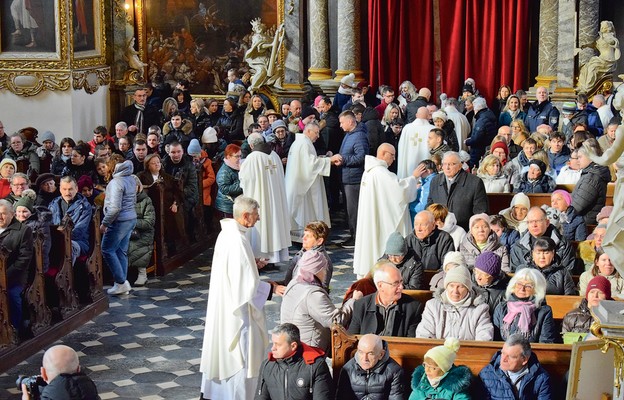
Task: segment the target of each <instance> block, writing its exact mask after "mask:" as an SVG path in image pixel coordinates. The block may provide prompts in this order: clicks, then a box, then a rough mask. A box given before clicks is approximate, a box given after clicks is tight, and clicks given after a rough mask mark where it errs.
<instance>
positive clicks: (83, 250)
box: [48, 193, 93, 255]
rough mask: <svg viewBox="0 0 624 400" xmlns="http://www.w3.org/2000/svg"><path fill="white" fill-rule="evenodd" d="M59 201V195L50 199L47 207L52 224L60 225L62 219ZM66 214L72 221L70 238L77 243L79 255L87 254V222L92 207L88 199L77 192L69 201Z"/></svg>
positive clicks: (88, 221) (61, 199)
mask: <svg viewBox="0 0 624 400" xmlns="http://www.w3.org/2000/svg"><path fill="white" fill-rule="evenodd" d="M61 201H64V200H63V198H62V197H61V196H59V197H57V198H56V199H54V200H52V202H51V203H50V205H49V206H48V209H49V210H50V212H52V225H60V223H61V221H62V220H63V216H64V214H63V213H62V207H61ZM67 214H69V217H70V218H71V219H72V222H73V223H74V229H72V233H71V240H72V241H74V242H76V243H78V245H79V246H80V254H81V255H84V254H87V253H88V252H89V224H90V223H91V216H92V215H93V208H92V207H91V204H89V200H87V198H86V197H84V196H83V195H82V194H80V193H77V194H76V197H74V200H72V202H71V203H69V207H68V208H67Z"/></svg>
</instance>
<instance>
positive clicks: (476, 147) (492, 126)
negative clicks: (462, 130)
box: [466, 108, 498, 167]
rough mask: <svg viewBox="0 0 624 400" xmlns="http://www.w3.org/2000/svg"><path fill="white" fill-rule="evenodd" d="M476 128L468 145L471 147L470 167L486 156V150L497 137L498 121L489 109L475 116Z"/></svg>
mask: <svg viewBox="0 0 624 400" xmlns="http://www.w3.org/2000/svg"><path fill="white" fill-rule="evenodd" d="M474 119H475V122H474V127H473V128H472V133H471V134H470V137H469V138H468V140H466V145H468V146H470V166H471V167H472V166H475V165H477V164H479V160H480V159H481V157H483V155H484V154H485V148H486V147H487V146H489V145H490V143H491V142H492V139H494V137H495V136H496V129H497V128H498V120H497V119H496V115H494V113H493V112H492V110H490V109H489V108H486V109H483V110H479V112H478V113H476V114H475V117H474Z"/></svg>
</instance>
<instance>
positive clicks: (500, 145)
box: [490, 142, 509, 157]
mask: <svg viewBox="0 0 624 400" xmlns="http://www.w3.org/2000/svg"><path fill="white" fill-rule="evenodd" d="M496 149H503V150H504V151H505V155H506V156H507V157H509V147H507V145H506V144H505V142H496V143H494V144H493V145H492V146H491V147H490V154H492V153H493V152H494V150H496Z"/></svg>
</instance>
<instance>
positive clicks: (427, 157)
mask: <svg viewBox="0 0 624 400" xmlns="http://www.w3.org/2000/svg"><path fill="white" fill-rule="evenodd" d="M354 78H355V77H354V76H353V75H348V76H346V77H345V78H343V79H342V81H341V84H340V87H339V89H338V93H337V94H336V95H335V97H334V98H333V99H332V98H330V97H327V96H325V94H323V93H316V92H311V93H308V94H307V96H306V97H305V98H303V99H294V100H292V101H290V102H289V103H285V104H271V100H270V99H269V98H267V97H265V96H262V95H258V94H254V95H252V96H245V95H244V94H242V95H240V96H239V97H228V98H226V99H225V101H224V102H223V104H222V105H220V104H219V103H218V102H216V101H215V100H211V99H209V100H204V99H201V98H192V97H191V96H190V94H189V93H188V91H184V90H181V91H180V90H179V89H176V90H179V91H180V93H181V94H180V95H179V96H177V97H176V96H175V92H174V93H171V92H167V91H166V90H162V89H155V88H154V87H152V86H151V85H149V84H148V87H147V88H139V89H137V90H136V91H135V93H134V97H133V98H134V103H133V104H132V105H130V106H128V107H126V108H125V109H124V111H123V113H122V114H121V115H122V118H121V120H120V121H118V122H117V123H116V124H115V126H114V132H111V133H110V134H109V132H108V129H107V128H106V127H104V126H98V127H95V128H94V130H93V140H91V141H89V142H78V143H76V142H74V140H73V139H71V138H63V139H61V140H60V141H58V142H57V138H56V136H55V134H54V133H52V132H50V131H46V132H44V133H42V134H39V133H38V131H37V130H36V129H34V128H31V127H29V128H23V129H20V130H18V131H16V132H15V133H13V134H9V133H8V132H5V129H4V125H3V124H2V123H0V142H1V143H2V149H3V150H4V156H3V159H2V161H1V162H0V175H1V179H0V191H1V193H0V194H1V195H2V197H3V200H1V201H0V230H1V231H2V233H0V241H1V243H2V245H3V246H4V247H6V248H7V249H8V250H9V252H10V257H9V264H8V270H7V280H8V288H9V290H8V293H9V301H10V303H9V304H10V316H11V323H12V324H13V326H14V327H15V329H16V330H17V331H18V332H19V334H20V335H21V337H22V338H27V337H28V335H29V334H32V332H30V333H29V326H28V323H29V318H28V315H27V313H26V314H24V313H23V312H22V308H23V307H22V304H23V292H24V290H25V289H26V288H27V287H28V285H29V284H31V283H32V271H33V268H34V266H33V265H34V264H33V263H34V261H33V260H34V257H33V256H34V254H33V245H32V240H33V239H32V237H33V235H34V234H42V235H43V237H44V238H45V237H46V235H47V237H49V231H50V229H53V228H54V227H56V226H57V225H59V224H61V221H62V220H63V218H65V217H67V216H69V217H70V218H71V220H72V221H73V224H74V225H73V230H72V234H71V253H72V254H71V259H72V263H79V262H81V259H82V258H84V257H85V256H86V255H87V254H89V251H90V246H91V245H90V243H91V242H92V241H91V242H90V239H92V238H90V235H91V234H92V233H91V231H90V229H89V223H90V221H91V219H92V216H93V213H95V212H102V220H101V221H102V225H101V226H100V227H98V228H99V229H100V232H101V234H102V235H103V236H102V244H101V251H102V255H103V258H104V261H105V263H106V265H107V266H108V267H109V269H110V271H111V275H112V278H113V281H112V282H111V283H112V284H113V286H112V287H111V288H110V289H108V294H109V295H111V296H120V295H124V294H127V293H129V292H130V291H131V290H132V286H143V285H149V281H148V277H147V272H146V268H147V267H148V265H149V264H150V260H151V254H152V252H153V246H154V241H153V238H154V229H155V228H154V226H155V220H156V217H155V208H154V207H155V205H154V204H152V200H151V199H150V197H149V196H147V194H146V190H147V188H149V187H151V186H152V185H155V184H157V185H164V187H165V198H164V203H163V207H164V211H163V213H164V214H163V215H164V218H165V221H166V224H167V230H166V231H164V232H163V235H164V242H165V245H166V246H165V250H166V251H167V252H168V253H170V254H176V252H177V251H179V249H178V248H176V240H175V239H176V236H177V235H178V234H179V233H181V232H184V234H185V235H187V237H188V238H189V240H191V241H196V240H197V238H198V237H199V232H198V230H199V229H206V230H207V231H208V234H210V235H211V239H216V243H215V245H214V258H213V263H212V272H211V277H210V292H209V296H208V307H207V314H206V327H205V332H204V341H203V348H202V358H201V360H202V361H201V365H200V371H201V373H202V374H203V378H202V385H201V392H202V396H203V398H206V399H250V398H254V396H255V398H256V399H280V398H294V399H299V398H301V399H304V398H314V399H317V398H318V399H327V398H334V397H335V398H337V399H346V398H354V399H355V398H357V399H360V398H380V399H382V398H386V399H403V398H407V397H408V396H409V399H425V398H456V399H460V398H511V397H506V396H507V395H508V394H509V393H513V396H514V397H515V398H518V399H538V398H539V399H548V398H558V397H557V396H559V395H560V392H559V391H560V389H559V388H560V386H561V385H562V384H563V383H562V382H556V381H554V380H550V379H549V377H548V372H547V371H546V370H545V369H544V368H542V367H541V366H540V364H539V360H538V358H537V356H536V354H535V353H533V352H532V351H531V343H563V341H564V337H565V335H562V333H564V334H565V333H566V332H574V333H578V334H581V335H583V336H585V335H589V337H591V334H590V333H589V325H590V323H591V314H590V308H591V307H595V306H596V305H597V304H598V302H599V300H600V299H611V298H613V299H619V298H620V297H622V298H624V279H623V278H622V277H620V275H619V273H618V272H617V271H616V270H615V268H614V266H613V262H612V261H611V260H610V258H609V255H608V254H606V253H605V252H604V251H603V249H602V247H601V244H602V240H603V239H604V235H605V229H606V225H607V223H608V222H609V217H610V213H611V211H612V208H613V207H612V205H613V195H612V190H611V189H610V185H612V184H611V183H612V182H614V181H615V177H616V173H618V170H617V169H618V165H617V164H614V165H612V166H609V167H605V166H602V165H599V164H598V163H596V162H594V160H595V159H596V158H597V157H600V156H601V155H602V154H603V152H605V151H607V150H608V149H609V147H610V146H613V143H614V141H615V140H616V135H618V134H621V133H622V131H621V130H620V129H618V127H619V123H620V119H619V118H620V117H619V112H617V111H616V110H615V109H613V110H612V113H611V114H610V115H612V118H611V119H608V120H607V119H605V120H604V121H601V119H600V118H595V116H596V115H606V113H605V112H604V109H605V107H606V108H609V109H611V107H612V100H613V99H612V96H613V95H612V94H610V95H608V96H607V97H605V96H602V95H600V96H594V99H593V102H592V103H589V102H588V100H587V97H586V96H584V95H582V94H581V95H579V96H578V98H577V102H576V103H564V105H563V110H561V111H559V110H558V109H557V108H556V107H555V106H554V104H552V103H551V102H550V100H549V95H548V91H547V90H546V89H545V88H543V87H539V88H538V89H537V91H536V99H537V100H536V101H535V102H526V103H523V99H526V93H525V92H524V91H522V90H519V91H518V92H516V93H515V94H514V93H512V91H511V89H510V87H509V86H507V85H503V86H501V88H500V90H499V92H498V95H497V96H496V99H495V101H494V102H493V104H491V105H488V103H487V101H486V100H485V98H484V97H480V96H479V95H478V93H479V91H478V90H477V86H476V83H475V81H474V80H473V79H467V80H466V82H465V84H464V86H463V88H462V92H461V93H458V96H457V97H454V98H453V97H448V98H446V96H444V97H445V98H444V99H443V100H440V99H434V98H433V97H432V93H431V90H430V89H428V88H421V89H419V90H417V89H416V88H415V86H414V85H413V84H412V83H411V82H409V81H405V82H403V83H402V84H401V85H400V87H399V88H398V89H397V91H396V92H395V90H394V89H393V88H391V87H389V86H383V85H382V86H381V87H379V88H378V91H377V96H375V95H374V94H373V95H372V96H371V94H372V91H373V89H372V88H370V87H369V86H368V84H367V83H366V81H360V82H359V83H356V82H355V79H354ZM183 86H184V84H183V83H182V87H183ZM148 93H150V95H149V96H148ZM395 93H396V94H397V96H395ZM187 95H188V98H187ZM180 99H182V100H183V101H182V102H180V101H179V100H180ZM187 103H188V104H187ZM276 110H277V111H276ZM601 110H603V111H601ZM560 119H561V120H560ZM4 122H5V123H7V125H8V124H10V120H7V119H6V118H5V119H4ZM571 124H572V125H571ZM15 128H16V127H13V126H11V127H10V129H11V130H16V129H15ZM200 193H202V195H201V196H200ZM493 199H504V200H503V201H505V202H506V203H505V204H503V205H504V207H501V208H500V209H495V208H494V202H493ZM198 206H199V207H201V209H202V210H203V218H204V219H203V223H202V224H199V223H198V222H197V217H198V214H197V212H196V210H197V207H198ZM100 210H102V211H100ZM341 223H344V228H346V229H347V230H348V232H349V237H348V238H346V240H344V241H343V242H339V243H331V242H329V241H328V238H329V232H330V230H331V228H332V225H334V226H336V224H341ZM217 234H218V237H217ZM47 243H48V245H47V246H44V247H43V248H44V255H43V257H44V265H45V267H44V272H45V273H48V274H54V273H55V272H56V267H57V266H56V265H53V263H50V260H53V259H55V256H54V252H55V249H54V248H51V246H50V242H49V241H48V242H47ZM293 243H294V244H295V245H297V243H299V244H300V246H301V250H300V251H299V252H298V253H297V255H296V256H295V257H294V258H293V259H289V258H290V257H289V254H288V249H289V248H290V247H291V246H292V245H293ZM205 245H206V246H208V243H206V244H205ZM328 246H339V247H341V248H343V249H346V251H348V252H352V253H353V263H352V267H353V270H354V272H355V273H356V274H357V278H358V280H357V281H356V282H353V285H352V287H351V288H350V289H349V290H348V291H347V293H346V295H345V300H344V303H343V304H342V305H339V306H336V305H334V304H332V302H331V300H330V298H329V296H328V293H329V290H330V282H331V280H332V274H333V272H334V271H333V266H332V260H331V259H330V257H329V256H328V254H327V252H326V247H328ZM81 257H82V258H81ZM276 264H281V265H284V264H286V265H288V267H287V269H288V271H287V274H286V277H284V279H282V280H279V281H267V280H262V279H260V273H261V272H262V271H263V270H265V271H266V270H271V269H275V268H278V269H279V266H276ZM129 269H130V271H131V274H132V275H133V276H137V278H136V280H133V283H130V281H129V280H128V276H129V273H128V270H129ZM579 275H580V277H579ZM406 291H407V292H406ZM409 291H423V292H424V291H430V297H429V300H427V301H426V302H424V301H420V300H418V299H416V298H414V297H413V296H411V295H410V293H409ZM579 294H580V296H582V297H578V300H579V304H578V307H577V308H575V309H569V310H567V311H569V313H568V314H567V315H566V316H565V317H563V319H561V318H560V317H558V318H555V317H554V316H553V308H554V307H555V305H553V304H549V303H548V299H549V297H548V296H551V295H568V296H578V295H579ZM273 297H282V300H281V314H280V322H281V324H280V325H279V326H278V327H277V328H276V329H274V330H273V331H272V332H270V333H268V332H267V328H266V317H265V315H264V311H263V308H264V304H265V303H266V302H267V301H268V300H271V299H272V298H273ZM335 322H338V323H339V324H341V325H343V326H344V328H345V329H346V330H347V331H348V333H350V334H356V335H364V336H361V337H360V340H359V344H358V349H357V352H356V354H355V357H354V358H353V359H352V360H351V361H349V362H348V363H347V364H346V365H345V366H344V367H343V368H342V370H341V372H340V376H335V377H333V380H332V377H331V375H330V371H329V369H328V368H327V364H326V363H325V358H326V357H327V358H331V357H332V347H331V332H330V328H331V326H332V324H333V323H335ZM268 334H271V335H272V343H273V344H272V347H271V348H270V350H271V352H270V353H269V356H268V359H267V357H266V350H267V349H268V348H269V347H268V346H269V335H268ZM380 336H396V337H416V338H433V339H445V340H446V342H445V343H444V345H443V346H437V347H432V348H431V349H430V350H429V351H428V352H427V353H426V354H425V355H424V362H423V364H422V366H420V367H418V368H417V369H416V370H415V371H412V370H404V369H402V367H401V365H400V364H398V363H397V362H396V361H394V360H393V359H392V358H391V357H390V351H389V349H388V344H387V343H386V341H385V340H383V339H382V338H380ZM461 340H476V341H492V340H497V341H500V351H499V352H497V353H496V354H495V356H494V357H493V358H492V362H491V364H490V365H488V366H487V367H485V368H484V369H483V370H482V371H481V373H480V374H479V376H478V377H477V376H474V375H473V374H472V373H471V371H470V370H468V369H467V368H466V367H463V366H461V365H454V363H453V362H454V360H455V357H456V354H457V352H458V351H460V350H459V349H460V348H461V345H460V342H459V341H461ZM503 342H504V343H503ZM298 374H299V375H298ZM301 374H303V375H301ZM300 375H301V376H305V377H304V378H300V377H299V376H300ZM366 379H368V381H367V380H366ZM334 382H337V386H336V387H335V385H334ZM410 382H411V384H410ZM471 382H472V383H471ZM474 382H477V383H478V384H477V385H476V386H478V388H475V383H474ZM410 393H411V395H410ZM367 395H368V396H372V397H366V396H367ZM432 396H433V397H432ZM445 396H446V397H445ZM480 396H482V397H480Z"/></svg>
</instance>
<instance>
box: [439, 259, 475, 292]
mask: <svg viewBox="0 0 624 400" xmlns="http://www.w3.org/2000/svg"><path fill="white" fill-rule="evenodd" d="M449 283H461V284H462V285H464V286H466V287H467V288H468V290H470V289H472V278H471V277H470V271H468V268H466V267H465V266H463V265H460V266H459V267H456V268H453V269H451V270H449V271H447V272H446V275H445V276H444V287H447V286H448V284H449Z"/></svg>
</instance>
